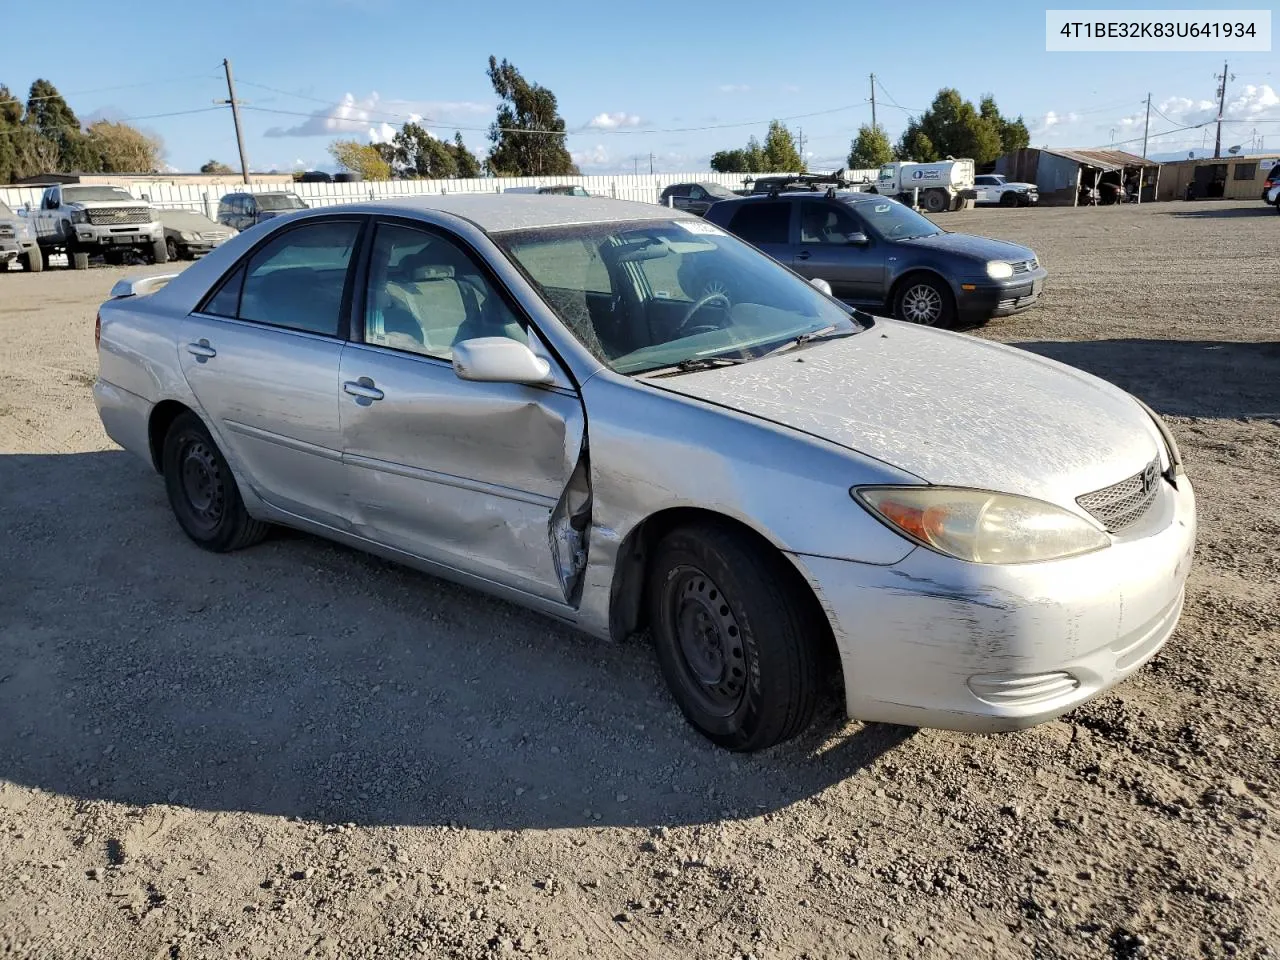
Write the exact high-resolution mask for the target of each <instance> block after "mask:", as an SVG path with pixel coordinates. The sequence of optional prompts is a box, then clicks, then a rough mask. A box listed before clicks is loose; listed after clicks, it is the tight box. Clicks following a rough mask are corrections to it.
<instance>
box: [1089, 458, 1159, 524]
mask: <svg viewBox="0 0 1280 960" xmlns="http://www.w3.org/2000/svg"><path fill="white" fill-rule="evenodd" d="M1160 479H1161V477H1160V458H1159V457H1157V458H1156V459H1154V460H1152V461H1151V462H1150V463H1148V464H1147V465H1146V466H1145V467H1144V468H1143V469H1142V470H1141V471H1139V472H1138V473H1135V474H1134V475H1133V476H1132V477H1128V478H1127V479H1124V480H1121V481H1120V482H1119V483H1113V484H1112V485H1111V486H1109V487H1103V488H1102V489H1101V490H1095V491H1093V493H1086V494H1085V495H1084V496H1081V497H1076V503H1078V504H1080V506H1082V507H1084V509H1085V510H1087V511H1088V512H1089V515H1090V516H1091V517H1093V518H1094V519H1095V520H1097V521H1098V522H1099V523H1101V524H1102V525H1103V526H1104V527H1106V528H1107V530H1108V531H1109V532H1111V533H1119V532H1120V531H1121V530H1123V529H1125V528H1126V527H1129V526H1132V525H1133V524H1135V523H1137V522H1138V521H1139V520H1141V519H1142V518H1143V517H1144V516H1146V514H1147V511H1148V510H1150V509H1151V505H1152V504H1153V503H1155V502H1156V494H1157V493H1159V491H1160Z"/></svg>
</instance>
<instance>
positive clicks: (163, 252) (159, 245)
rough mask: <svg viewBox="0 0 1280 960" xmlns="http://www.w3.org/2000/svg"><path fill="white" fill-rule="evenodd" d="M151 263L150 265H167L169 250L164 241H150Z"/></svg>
mask: <svg viewBox="0 0 1280 960" xmlns="http://www.w3.org/2000/svg"><path fill="white" fill-rule="evenodd" d="M151 262H152V263H168V262H169V248H168V246H166V244H165V241H164V240H153V241H151Z"/></svg>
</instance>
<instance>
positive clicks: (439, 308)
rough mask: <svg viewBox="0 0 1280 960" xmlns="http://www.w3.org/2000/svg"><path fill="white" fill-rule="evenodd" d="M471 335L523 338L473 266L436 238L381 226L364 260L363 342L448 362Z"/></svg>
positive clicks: (448, 243)
mask: <svg viewBox="0 0 1280 960" xmlns="http://www.w3.org/2000/svg"><path fill="white" fill-rule="evenodd" d="M472 337H509V338H511V339H512V340H519V341H520V342H521V343H526V342H527V341H528V335H527V334H526V333H525V330H524V327H523V325H522V324H521V323H520V321H519V320H518V319H517V318H516V315H515V313H513V312H512V310H511V308H510V307H509V306H508V305H507V303H506V301H505V300H504V299H503V298H502V297H501V296H500V295H499V294H498V292H497V291H496V290H495V289H494V288H493V287H492V286H491V285H490V283H489V280H488V279H487V278H486V277H485V275H484V273H483V271H482V270H481V269H480V267H479V265H478V264H477V263H476V261H475V260H473V259H472V258H471V256H470V255H469V254H468V253H466V252H465V251H464V250H462V249H461V248H460V247H458V246H457V244H455V243H453V242H451V241H449V240H447V239H445V238H444V237H442V236H440V235H439V234H436V233H428V232H426V231H424V230H417V229H414V228H413V227H405V226H400V225H398V224H390V223H384V224H380V225H379V226H378V232H377V235H376V237H375V238H374V241H373V252H372V256H371V258H370V260H369V288H368V292H367V296H366V297H365V319H364V342H365V343H369V344H373V345H376V346H380V347H391V348H393V349H396V350H406V351H408V352H410V353H418V354H422V355H424V356H428V357H438V358H440V359H442V360H448V359H449V357H450V356H451V355H452V353H453V345H454V344H455V343H458V342H459V341H462V340H469V339H471V338H472Z"/></svg>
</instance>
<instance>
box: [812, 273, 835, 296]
mask: <svg viewBox="0 0 1280 960" xmlns="http://www.w3.org/2000/svg"><path fill="white" fill-rule="evenodd" d="M809 283H810V284H812V285H813V286H814V287H816V288H817V289H819V290H821V291H822V292H823V293H825V294H826V295H827V296H828V297H829V296H831V284H829V283H827V281H825V280H823V279H822V278H821V277H814V278H813V279H812V280H810V281H809Z"/></svg>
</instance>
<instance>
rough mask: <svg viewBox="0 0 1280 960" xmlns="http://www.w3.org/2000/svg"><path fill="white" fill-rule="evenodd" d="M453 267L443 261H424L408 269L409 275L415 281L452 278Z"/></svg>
mask: <svg viewBox="0 0 1280 960" xmlns="http://www.w3.org/2000/svg"><path fill="white" fill-rule="evenodd" d="M453 273H454V271H453V267H452V266H450V265H449V264H445V263H424V264H420V265H418V266H415V267H414V268H413V269H412V270H410V271H409V277H410V279H412V280H413V281H414V282H415V283H421V282H423V281H426V280H452V279H453Z"/></svg>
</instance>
